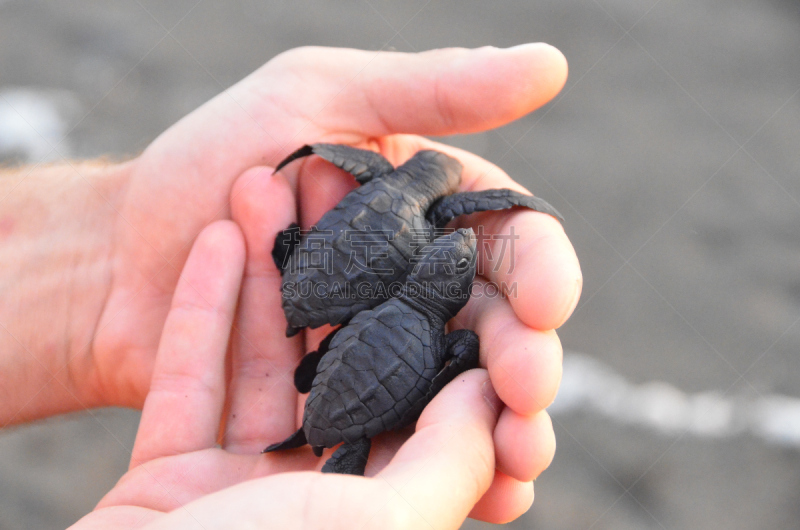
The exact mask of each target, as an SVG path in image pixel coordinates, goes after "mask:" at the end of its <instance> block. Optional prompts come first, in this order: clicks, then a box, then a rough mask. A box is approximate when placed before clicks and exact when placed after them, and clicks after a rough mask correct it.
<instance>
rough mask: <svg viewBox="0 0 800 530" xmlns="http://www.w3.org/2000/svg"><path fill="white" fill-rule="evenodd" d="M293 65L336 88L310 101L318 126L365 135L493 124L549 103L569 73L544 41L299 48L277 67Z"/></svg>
mask: <svg viewBox="0 0 800 530" xmlns="http://www.w3.org/2000/svg"><path fill="white" fill-rule="evenodd" d="M298 64H306V65H313V67H312V68H310V71H311V72H312V80H314V81H316V83H317V85H318V86H319V85H322V86H327V87H328V90H330V91H331V92H334V91H335V97H332V98H331V99H330V100H329V101H325V100H323V101H318V102H315V103H313V104H312V105H314V107H315V108H312V112H313V111H316V114H315V119H314V121H315V122H316V124H321V125H322V126H323V127H326V128H327V129H329V130H344V131H358V132H361V133H362V134H364V135H366V136H383V135H387V134H392V133H416V134H432V135H447V134H455V133H467V132H475V131H480V130H486V129H490V128H493V127H498V126H500V125H503V124H505V123H508V122H510V121H512V120H515V119H517V118H519V117H521V116H524V115H525V114H527V113H529V112H531V111H532V110H534V109H536V108H538V107H540V106H542V105H544V104H545V103H547V102H548V101H550V100H551V99H552V98H553V97H554V96H555V95H556V94H557V93H558V92H559V90H561V88H562V87H563V86H564V83H565V81H566V77H567V63H566V59H564V56H563V55H562V54H561V52H559V51H558V50H556V49H555V48H553V47H552V46H549V45H547V44H542V43H538V44H525V45H521V46H515V47H513V48H507V49H498V48H492V47H488V46H487V47H484V48H478V49H472V50H470V49H463V48H449V49H441V50H431V51H427V52H422V53H397V52H372V51H359V50H334V49H329V48H299V49H297V50H293V51H292V52H289V53H287V54H285V55H283V56H280V57H278V58H277V60H276V61H275V64H274V66H275V67H285V68H291V67H294V68H296V67H297V65H298ZM314 74H316V75H314ZM296 83H298V84H299V83H304V84H308V83H309V79H308V78H298V79H297V81H296ZM299 88H300V87H298V89H299ZM331 89H332V90H331ZM304 92H307V90H305V91H304ZM332 95H334V94H332ZM325 103H327V104H325ZM323 105H324V106H323ZM411 109H413V110H411Z"/></svg>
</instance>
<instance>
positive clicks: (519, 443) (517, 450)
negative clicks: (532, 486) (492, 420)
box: [494, 407, 556, 482]
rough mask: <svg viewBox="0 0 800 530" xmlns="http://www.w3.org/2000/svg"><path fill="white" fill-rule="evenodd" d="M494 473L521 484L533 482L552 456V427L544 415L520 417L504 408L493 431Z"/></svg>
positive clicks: (553, 438)
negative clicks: (495, 468) (499, 472)
mask: <svg viewBox="0 0 800 530" xmlns="http://www.w3.org/2000/svg"><path fill="white" fill-rule="evenodd" d="M494 449H495V452H496V460H497V469H498V471H501V472H502V473H504V474H505V475H508V476H510V477H512V478H514V479H516V480H519V481H522V482H530V481H531V480H535V479H536V477H538V476H539V475H540V474H541V472H542V471H544V470H545V469H547V468H548V466H550V463H551V462H552V461H553V457H554V456H555V453H556V437H555V434H554V433H553V423H552V422H551V421H550V416H549V415H548V414H547V412H546V411H542V412H539V413H537V414H533V415H532V416H523V415H521V414H517V413H516V412H514V411H513V410H511V409H510V408H508V407H506V408H504V409H503V412H502V413H501V414H500V419H499V420H498V421H497V427H495V429H494Z"/></svg>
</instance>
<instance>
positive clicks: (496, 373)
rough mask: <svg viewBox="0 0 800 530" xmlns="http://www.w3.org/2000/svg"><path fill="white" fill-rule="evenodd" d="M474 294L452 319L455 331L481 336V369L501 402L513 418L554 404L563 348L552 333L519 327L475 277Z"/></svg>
mask: <svg viewBox="0 0 800 530" xmlns="http://www.w3.org/2000/svg"><path fill="white" fill-rule="evenodd" d="M473 293H474V294H473V296H472V298H470V301H469V303H467V305H466V306H465V307H464V309H462V310H461V312H460V313H459V314H458V315H456V317H455V318H454V319H453V326H454V328H456V329H459V328H463V329H471V330H474V331H475V332H476V333H477V334H478V336H479V337H480V343H481V365H482V366H485V367H486V368H487V369H488V370H489V376H490V377H491V379H492V385H493V386H494V389H495V391H496V392H497V394H498V396H500V399H502V400H503V403H505V404H506V405H507V406H509V407H510V408H511V409H513V410H514V411H515V412H517V413H518V414H523V415H531V414H535V413H537V412H539V411H540V410H543V409H545V408H546V407H547V406H549V405H550V403H552V402H553V400H554V399H555V396H556V392H557V391H558V385H559V383H560V382H561V371H562V367H561V360H562V355H563V352H562V348H561V342H560V341H559V339H558V335H556V333H555V332H554V331H537V330H535V329H533V328H530V327H528V326H527V325H525V324H524V323H522V322H521V321H520V320H519V319H518V318H517V316H516V314H515V313H514V310H513V308H512V307H511V304H509V302H508V300H507V299H505V298H502V297H500V296H497V294H496V293H497V292H496V291H492V290H491V289H490V288H489V287H488V284H487V283H486V281H485V280H483V279H480V278H476V280H475V287H474V289H473Z"/></svg>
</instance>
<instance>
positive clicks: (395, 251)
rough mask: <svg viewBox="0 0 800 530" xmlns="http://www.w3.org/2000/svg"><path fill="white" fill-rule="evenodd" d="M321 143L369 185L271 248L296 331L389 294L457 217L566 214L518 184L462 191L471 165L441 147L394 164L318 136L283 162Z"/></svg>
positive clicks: (319, 148)
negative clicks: (526, 211)
mask: <svg viewBox="0 0 800 530" xmlns="http://www.w3.org/2000/svg"><path fill="white" fill-rule="evenodd" d="M312 153H313V154H316V155H318V156H320V157H322V158H324V159H325V160H327V161H329V162H331V163H333V164H334V165H336V166H337V167H339V168H342V169H344V170H345V171H348V172H350V173H351V174H352V175H353V176H354V177H355V178H356V180H357V181H358V182H359V183H361V184H362V185H361V186H360V187H359V188H356V189H355V190H353V191H351V192H350V193H348V194H347V195H346V196H345V197H344V199H342V200H341V202H339V204H337V205H336V206H335V207H334V208H333V209H332V210H330V211H329V212H327V213H326V214H325V215H323V216H322V218H321V219H320V220H319V222H318V223H317V224H316V226H314V227H313V228H312V229H311V230H310V232H308V233H307V234H305V235H304V236H303V237H302V238H301V237H300V229H299V227H298V226H297V225H296V224H295V225H292V226H290V227H289V228H287V229H286V230H283V231H282V232H279V233H278V236H277V237H276V240H275V246H274V248H273V251H272V256H273V259H274V260H275V264H276V265H277V266H278V268H279V269H280V270H282V271H283V309H284V313H285V315H286V320H287V321H288V323H289V325H288V328H287V330H286V335H287V336H292V335H294V334H295V333H297V332H298V331H300V330H301V329H302V328H304V327H306V326H309V327H312V328H316V327H319V326H321V325H323V324H331V325H337V324H341V323H344V322H347V321H348V320H350V318H352V317H353V316H354V315H356V314H358V313H359V312H360V311H363V310H364V309H369V308H371V307H375V306H376V305H377V304H379V303H381V302H383V301H385V300H387V299H388V298H390V286H392V284H397V283H402V282H403V281H404V280H405V277H406V275H407V274H408V270H409V261H410V260H411V259H412V257H413V256H414V255H415V253H416V252H417V251H418V250H419V249H420V248H422V247H423V246H425V245H427V244H428V243H430V242H431V241H432V240H433V238H434V235H435V234H436V233H437V229H442V228H444V226H445V225H446V224H447V223H448V222H450V221H451V220H452V219H454V218H455V217H458V216H460V215H466V214H470V213H473V212H482V211H487V210H504V209H507V208H511V207H513V206H522V207H525V208H530V209H533V210H537V211H540V212H544V213H547V214H550V215H552V216H554V217H556V218H557V219H559V220H561V215H560V214H559V213H558V212H557V211H556V210H555V209H554V208H553V207H552V206H550V204H548V203H547V202H546V201H544V200H542V199H540V198H538V197H531V196H529V195H523V194H521V193H518V192H516V191H512V190H507V189H497V190H487V191H477V192H466V193H455V191H456V190H457V189H458V185H459V184H460V182H461V170H462V166H461V164H460V163H459V162H458V160H456V159H454V158H451V157H449V156H447V155H445V154H444V153H440V152H438V151H419V152H418V153H416V154H415V155H414V156H413V157H412V158H411V159H410V160H408V161H407V162H406V163H405V164H403V165H401V166H399V167H398V168H397V169H395V168H393V167H392V165H391V164H390V163H389V161H388V160H386V159H385V158H384V157H383V156H381V155H380V154H378V153H374V152H372V151H366V150H363V149H356V148H353V147H348V146H344V145H334V144H314V145H306V146H303V147H301V148H300V149H298V150H297V151H295V152H294V153H292V154H291V155H289V156H288V157H287V158H286V159H285V160H283V161H282V162H281V163H280V164H278V166H277V168H276V169H275V171H279V170H280V169H281V168H283V167H284V166H285V165H286V164H288V163H289V162H291V161H293V160H296V159H298V158H301V157H304V156H308V155H311V154H312Z"/></svg>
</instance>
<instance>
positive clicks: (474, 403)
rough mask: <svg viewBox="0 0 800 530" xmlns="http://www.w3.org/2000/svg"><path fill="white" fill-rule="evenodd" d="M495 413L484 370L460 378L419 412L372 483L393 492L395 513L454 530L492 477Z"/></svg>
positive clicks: (496, 403) (495, 401) (465, 374)
mask: <svg viewBox="0 0 800 530" xmlns="http://www.w3.org/2000/svg"><path fill="white" fill-rule="evenodd" d="M500 407H501V404H500V402H499V400H497V398H496V395H495V394H494V392H493V391H492V390H491V384H490V383H489V382H488V379H487V374H486V372H485V371H484V370H470V371H469V372H466V373H464V374H462V375H460V376H459V377H457V378H456V379H455V380H454V381H452V382H451V383H450V384H448V385H447V386H446V387H445V388H444V389H443V390H442V391H441V392H440V393H439V394H438V395H437V396H436V397H435V398H434V399H433V401H432V402H431V403H430V404H429V405H428V406H427V407H426V408H425V410H424V411H423V413H422V416H421V417H420V419H419V421H418V422H417V428H416V432H415V433H414V435H413V436H412V437H411V438H409V439H408V441H407V442H406V443H405V444H403V446H402V447H401V448H400V451H399V452H398V453H397V455H395V457H394V458H393V459H392V461H391V462H390V463H389V465H388V466H386V468H385V469H384V470H383V471H381V473H380V474H379V475H378V476H377V477H376V478H375V479H373V480H375V481H376V482H381V481H385V482H387V483H388V484H389V485H390V486H391V487H392V488H393V489H394V490H395V491H396V492H397V494H398V498H397V499H396V500H394V501H393V502H395V503H396V507H395V509H399V510H402V509H405V511H406V512H407V513H408V516H414V517H419V518H421V519H422V520H424V522H427V524H428V525H430V526H432V527H434V528H458V526H459V525H460V524H461V522H463V520H464V518H466V516H467V514H468V513H469V511H470V509H471V508H472V506H473V505H474V504H475V503H476V502H477V501H478V500H479V499H480V498H481V496H482V495H483V494H484V493H485V492H486V490H487V488H488V487H489V485H490V484H491V481H492V478H493V476H494V449H493V443H492V431H493V429H494V426H495V423H496V421H497V415H498V413H499V410H500ZM414 514H416V515H414ZM420 522H423V521H420Z"/></svg>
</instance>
